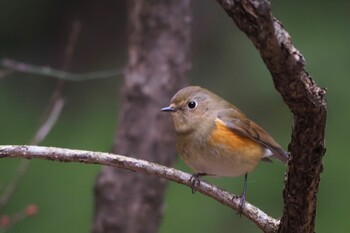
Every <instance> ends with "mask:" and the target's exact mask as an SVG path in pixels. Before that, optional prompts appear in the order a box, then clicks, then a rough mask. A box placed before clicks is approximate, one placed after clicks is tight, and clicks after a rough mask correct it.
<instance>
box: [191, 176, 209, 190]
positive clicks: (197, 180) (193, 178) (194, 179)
mask: <svg viewBox="0 0 350 233" xmlns="http://www.w3.org/2000/svg"><path fill="white" fill-rule="evenodd" d="M206 175H207V174H206V173H203V172H199V173H195V174H193V175H192V176H191V178H190V182H191V190H192V193H193V194H194V193H195V192H196V191H197V190H196V188H195V186H196V184H198V185H199V184H200V183H201V177H202V176H206Z"/></svg>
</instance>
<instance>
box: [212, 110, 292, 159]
mask: <svg viewBox="0 0 350 233" xmlns="http://www.w3.org/2000/svg"><path fill="white" fill-rule="evenodd" d="M241 114H243V113H241V112H239V111H236V110H234V109H227V110H222V111H220V112H219V113H218V116H217V117H218V118H219V119H220V120H221V121H222V122H224V123H225V124H226V126H227V127H229V128H230V129H232V130H233V131H234V132H235V133H238V134H240V135H242V136H245V137H249V138H251V139H253V140H255V141H256V142H258V143H261V144H262V145H264V146H265V147H266V148H268V149H269V150H271V152H272V153H273V156H274V157H275V158H276V159H278V160H280V161H281V162H283V163H286V162H287V161H288V154H287V152H285V151H284V150H283V149H282V147H281V146H280V145H279V144H278V143H277V142H276V141H275V140H274V139H273V138H272V137H271V136H270V135H269V134H268V133H267V132H266V131H265V130H264V129H262V128H261V127H260V126H259V125H257V124H256V123H255V122H253V121H251V120H249V119H247V118H244V119H243V120H242V119H241V118H242V117H240V116H241Z"/></svg>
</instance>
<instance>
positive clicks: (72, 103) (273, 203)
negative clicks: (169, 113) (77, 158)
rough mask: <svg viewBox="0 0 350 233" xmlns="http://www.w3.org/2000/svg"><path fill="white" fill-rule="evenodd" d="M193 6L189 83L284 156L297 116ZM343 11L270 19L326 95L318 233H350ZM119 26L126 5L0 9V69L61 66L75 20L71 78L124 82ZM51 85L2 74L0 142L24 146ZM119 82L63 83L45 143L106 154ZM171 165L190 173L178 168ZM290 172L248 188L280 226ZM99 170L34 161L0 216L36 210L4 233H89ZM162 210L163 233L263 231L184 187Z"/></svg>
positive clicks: (271, 169) (221, 29)
mask: <svg viewBox="0 0 350 233" xmlns="http://www.w3.org/2000/svg"><path fill="white" fill-rule="evenodd" d="M192 6H193V42H192V62H193V68H192V71H191V73H190V75H189V76H190V77H189V78H190V82H191V84H195V85H201V86H203V87H206V88H208V89H210V90H212V91H214V92H216V93H217V94H219V95H221V96H223V97H225V98H226V99H228V100H230V101H231V102H232V103H234V104H235V105H237V106H239V107H240V108H241V109H242V110H243V111H244V112H245V113H246V114H247V115H248V116H249V117H250V118H251V119H253V120H255V121H256V122H258V123H259V124H260V125H262V126H263V127H264V128H265V129H266V130H267V131H268V132H270V134H271V135H273V136H274V138H275V139H276V140H277V141H278V142H280V144H281V145H282V146H283V147H284V148H287V145H288V143H289V141H290V134H291V127H292V122H293V121H292V117H291V114H290V112H289V110H288V108H287V107H286V105H285V104H284V103H283V101H282V100H281V97H280V96H279V94H278V93H277V92H276V90H275V89H274V87H273V83H272V79H271V77H270V74H269V72H268V71H267V69H266V67H265V65H264V64H263V62H262V60H261V58H260V56H259V54H258V52H257V51H256V49H255V48H254V47H253V45H252V43H251V42H250V41H249V40H248V39H247V38H246V37H245V35H243V33H241V32H240V31H239V30H238V29H237V28H236V27H235V26H234V24H233V23H232V22H231V19H230V18H229V17H228V16H226V13H225V12H224V11H223V10H222V8H221V7H220V6H219V5H218V4H217V3H216V2H215V1H212V0H194V1H193V4H192ZM349 7H350V3H349V2H347V1H322V2H320V1H308V2H305V1H301V0H298V1H286V0H284V1H272V11H273V13H274V15H275V16H276V17H277V18H278V19H279V20H281V21H282V22H283V24H284V26H285V28H286V29H287V31H288V32H289V33H290V35H291V36H292V39H293V42H294V45H295V46H296V47H297V48H298V49H299V50H300V51H301V52H302V54H303V55H304V56H305V58H306V61H307V65H306V69H307V71H308V72H309V73H310V74H311V75H312V76H313V77H314V79H315V81H316V82H317V83H318V84H319V85H320V86H323V87H326V88H327V89H328V93H327V100H328V113H329V115H328V124H327V125H328V127H327V141H326V147H327V153H326V156H325V158H324V172H323V173H322V178H321V185H320V191H319V194H318V210H317V219H316V231H317V232H331V231H332V232H346V231H348V230H349V229H350V222H349V221H348V217H349V215H348V207H349V203H348V197H349V195H350V176H349V175H348V173H347V171H348V168H347V165H348V164H349V162H350V158H349V156H347V154H348V152H347V151H348V149H347V148H346V145H348V137H349V136H348V130H349V128H350V127H349V123H348V121H349V119H350V116H349V115H350V108H349V102H350V101H349V98H350V92H349V91H348V85H349V83H350V80H349V78H348V73H349V71H348V68H349V59H348V54H349V52H350V51H349V50H350V47H349V46H348V45H347V44H348V43H349V41H350V30H349V26H348V22H349V21H350V14H349V11H348V9H349ZM126 16H127V10H126V3H125V1H113V0H100V1H98V0H86V1H58V0H56V1H54V0H32V1H24V0H11V1H10V0H6V1H5V0H4V1H1V3H0V59H1V58H5V57H6V58H12V59H15V60H18V61H22V62H26V63H29V64H35V65H42V66H51V67H54V68H62V65H63V63H64V61H63V60H64V59H63V57H64V55H63V54H64V52H63V50H64V47H65V45H66V42H67V38H68V34H69V31H70V28H71V25H72V23H73V22H74V21H77V20H78V21H79V22H81V26H82V29H81V33H80V36H79V41H78V43H77V46H76V52H75V54H74V57H73V60H72V65H71V69H70V70H69V71H71V72H74V73H85V72H90V71H97V70H106V69H115V68H118V69H120V70H121V72H122V70H123V69H124V66H125V64H126V46H127V44H126V42H127V30H126ZM1 71H3V69H2V68H0V73H1V74H3V72H1ZM1 74H0V75H1ZM55 82H56V80H54V79H53V78H48V77H44V76H38V75H30V74H24V73H13V74H11V75H6V76H4V75H1V76H0V143H1V144H3V145H9V144H28V142H29V140H30V138H31V137H32V136H33V134H34V133H35V131H36V129H37V127H38V126H39V125H40V122H41V116H42V113H43V111H44V109H45V106H46V104H47V101H48V100H49V98H50V95H51V93H52V91H53V89H54V87H55ZM121 83H122V76H118V77H114V78H108V79H103V80H101V79H100V80H90V81H82V82H70V83H66V86H65V89H64V96H65V100H66V105H65V107H64V110H63V112H62V115H61V117H60V119H59V121H58V122H57V124H56V125H55V127H54V128H53V130H52V132H51V133H50V135H49V136H48V137H47V138H46V140H45V141H44V142H43V143H42V145H45V146H57V147H66V148H74V149H86V150H95V151H109V150H110V148H111V145H112V141H113V137H114V135H115V131H116V127H117V125H116V123H117V117H118V111H117V110H118V105H119V87H120V84H121ZM161 107H163V106H159V108H161ZM145 127H147V126H145ZM18 163H19V160H17V159H3V160H1V162H0V190H3V188H4V187H5V186H6V184H7V182H8V180H9V179H10V178H11V177H12V176H13V173H14V171H15V169H16V167H17V164H18ZM175 166H176V167H177V168H179V169H181V170H186V171H189V169H188V168H187V167H186V166H185V165H184V164H183V162H182V161H178V163H177V164H176V165H175ZM285 169H286V167H285V166H284V165H282V164H280V163H279V162H274V163H273V164H270V163H262V164H261V165H260V166H259V167H258V168H257V169H256V171H254V172H253V173H252V174H251V175H250V177H249V180H248V182H249V183H248V197H247V198H248V201H249V202H251V203H252V204H254V205H256V206H258V207H259V208H261V209H262V210H264V211H265V212H267V213H268V214H270V215H272V216H273V217H276V218H278V217H280V216H281V214H282V190H283V180H284V171H285ZM99 170H100V166H97V165H95V166H94V165H85V164H63V163H57V162H47V161H39V160H35V161H34V160H33V161H31V165H30V167H29V170H28V172H27V174H26V175H25V177H24V178H23V180H22V181H21V183H20V185H19V187H18V190H17V192H16V193H15V195H14V196H13V198H12V199H11V202H10V203H9V204H8V206H7V207H6V208H5V210H4V213H0V215H1V214H9V215H11V214H14V213H17V212H19V211H20V210H22V209H23V208H25V206H27V205H28V204H31V203H35V204H36V205H38V206H39V212H38V214H37V215H36V216H34V217H31V218H28V219H26V220H24V221H23V222H20V223H18V224H17V225H16V226H14V227H13V228H12V229H10V230H9V231H8V232H50V233H55V232H89V230H90V227H91V220H92V211H93V194H92V188H93V184H94V180H95V176H96V174H97V173H98V172H99ZM208 180H209V181H210V182H213V183H215V184H216V185H218V186H219V187H222V188H224V189H226V190H229V191H230V192H234V193H240V192H241V189H242V181H243V178H242V177H238V178H216V179H208ZM164 211H165V215H164V221H163V223H162V225H161V229H160V232H161V233H172V232H174V233H175V232H191V233H193V232H260V231H259V230H258V228H257V227H256V226H255V225H254V224H252V223H251V222H250V221H248V220H246V219H245V218H244V217H243V218H239V217H238V216H237V215H236V214H235V212H233V211H232V210H230V209H228V208H227V207H224V206H222V205H220V204H219V203H217V202H215V201H213V200H211V199H209V198H207V197H205V196H203V195H201V194H200V193H196V195H194V196H193V195H192V194H191V191H190V189H189V188H187V187H185V186H182V185H178V184H175V183H170V184H169V189H168V191H167V197H166V205H165V209H164ZM0 232H1V230H0Z"/></svg>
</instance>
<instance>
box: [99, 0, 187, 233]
mask: <svg viewBox="0 0 350 233" xmlns="http://www.w3.org/2000/svg"><path fill="white" fill-rule="evenodd" d="M128 4H129V5H128V7H129V15H128V24H129V25H128V26H129V34H128V35H129V39H128V42H129V45H128V64H127V69H126V71H125V80H124V86H123V89H122V96H121V99H122V108H121V110H120V115H119V128H118V133H117V136H116V139H115V143H114V147H113V152H114V153H119V154H125V155H129V156H139V157H138V158H141V159H145V160H147V161H152V162H157V163H160V164H164V165H167V166H169V165H171V164H172V163H173V162H174V160H175V157H176V149H175V138H174V135H175V134H174V132H173V126H172V123H171V122H170V119H169V117H166V116H165V115H163V114H161V112H160V108H161V107H162V106H166V105H168V104H169V100H170V98H171V96H172V95H173V94H174V93H175V92H176V91H177V90H178V89H180V88H181V87H183V86H184V85H185V83H186V81H185V80H186V79H185V76H186V74H187V72H188V70H189V69H190V66H191V65H190V61H189V48H190V23H191V16H190V1H189V0H169V1H158V0H132V1H129V3H128ZM165 188H166V182H165V180H160V179H158V178H155V177H150V176H146V175H144V174H140V173H133V172H130V171H124V170H121V169H115V168H112V167H104V168H103V170H102V172H101V173H100V174H99V176H98V178H97V180H96V185H95V213H94V225H93V232H95V233H102V232H103V233H106V232H107V233H108V232H123V233H124V232H125V233H127V232H129V233H141V232H144V233H146V232H157V229H158V227H159V223H160V220H161V217H162V209H163V208H162V205H163V197H164V191H165Z"/></svg>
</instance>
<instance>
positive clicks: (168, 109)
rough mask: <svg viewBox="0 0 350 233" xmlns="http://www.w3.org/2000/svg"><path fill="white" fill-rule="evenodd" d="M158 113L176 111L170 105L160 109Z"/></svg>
mask: <svg viewBox="0 0 350 233" xmlns="http://www.w3.org/2000/svg"><path fill="white" fill-rule="evenodd" d="M160 111H162V112H175V111H176V109H175V108H174V107H173V106H171V105H170V106H169V107H165V108H162V109H160Z"/></svg>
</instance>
